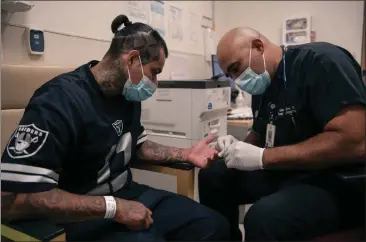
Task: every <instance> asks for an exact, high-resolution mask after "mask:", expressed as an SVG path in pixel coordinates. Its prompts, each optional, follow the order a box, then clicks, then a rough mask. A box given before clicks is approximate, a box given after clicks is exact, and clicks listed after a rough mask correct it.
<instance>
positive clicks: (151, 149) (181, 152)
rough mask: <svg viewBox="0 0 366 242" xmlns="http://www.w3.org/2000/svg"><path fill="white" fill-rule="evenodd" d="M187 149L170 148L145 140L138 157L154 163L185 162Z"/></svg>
mask: <svg viewBox="0 0 366 242" xmlns="http://www.w3.org/2000/svg"><path fill="white" fill-rule="evenodd" d="M188 154H189V149H182V148H176V147H170V146H165V145H161V144H158V143H155V142H153V141H150V140H146V141H145V142H144V143H143V145H142V146H141V148H140V149H139V152H138V156H139V158H141V159H143V160H148V161H152V162H156V163H161V162H166V161H187V157H188Z"/></svg>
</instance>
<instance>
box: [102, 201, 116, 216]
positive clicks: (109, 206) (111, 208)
mask: <svg viewBox="0 0 366 242" xmlns="http://www.w3.org/2000/svg"><path fill="white" fill-rule="evenodd" d="M103 198H104V200H105V215H104V218H105V219H113V218H114V215H116V211H117V203H116V200H115V199H114V197H112V196H103Z"/></svg>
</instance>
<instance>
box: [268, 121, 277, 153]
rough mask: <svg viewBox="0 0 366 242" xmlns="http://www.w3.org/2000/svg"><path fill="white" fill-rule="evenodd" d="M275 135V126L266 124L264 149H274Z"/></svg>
mask: <svg viewBox="0 0 366 242" xmlns="http://www.w3.org/2000/svg"><path fill="white" fill-rule="evenodd" d="M275 135H276V126H275V125H273V124H267V132H266V148H272V147H274V140H275Z"/></svg>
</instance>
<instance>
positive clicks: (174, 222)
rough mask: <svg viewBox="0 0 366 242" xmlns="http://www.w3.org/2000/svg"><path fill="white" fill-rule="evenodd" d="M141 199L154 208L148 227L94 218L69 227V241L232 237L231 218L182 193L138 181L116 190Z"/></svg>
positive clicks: (129, 196) (142, 241)
mask: <svg viewBox="0 0 366 242" xmlns="http://www.w3.org/2000/svg"><path fill="white" fill-rule="evenodd" d="M114 196H115V197H119V198H122V199H126V200H134V201H138V202H141V203H142V204H144V205H145V206H146V207H148V208H149V209H150V210H151V211H152V218H153V220H154V222H153V224H152V226H151V227H150V228H149V229H148V230H142V231H130V230H128V229H127V228H126V227H125V226H123V225H122V224H119V223H116V222H114V221H113V220H94V221H86V222H81V223H75V224H70V225H68V226H67V227H66V235H67V240H68V241H123V242H125V241H127V242H128V241H131V242H133V241H136V242H139V241H141V242H145V241H146V242H150V241H166V240H167V241H177V240H178V241H223V240H229V239H230V238H229V224H228V222H227V220H226V219H225V218H224V217H223V216H222V215H220V214H219V213H217V212H216V211H213V210H211V209H209V208H207V207H204V206H202V205H201V204H199V203H197V202H195V201H193V200H191V199H189V198H187V197H184V196H181V195H177V194H174V193H170V192H167V191H162V190H157V189H153V188H151V187H147V186H144V185H140V184H137V183H131V184H130V185H129V186H128V187H127V188H124V189H122V190H121V191H120V192H117V193H116V194H114Z"/></svg>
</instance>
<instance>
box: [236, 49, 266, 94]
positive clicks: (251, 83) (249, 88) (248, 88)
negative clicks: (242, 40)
mask: <svg viewBox="0 0 366 242" xmlns="http://www.w3.org/2000/svg"><path fill="white" fill-rule="evenodd" d="M251 62H252V45H250V50H249V66H248V68H247V69H246V70H245V71H244V72H243V73H242V74H241V75H240V76H239V77H238V78H236V80H235V83H236V85H237V86H238V87H239V88H240V89H241V90H243V91H245V92H247V93H249V94H251V95H260V94H262V93H264V92H265V90H266V89H267V87H268V86H269V84H270V82H271V77H270V75H269V73H268V71H267V69H266V60H265V57H264V53H263V62H264V72H263V73H261V74H257V73H255V72H254V71H253V70H252V69H251V68H250V64H251Z"/></svg>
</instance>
